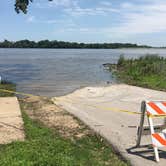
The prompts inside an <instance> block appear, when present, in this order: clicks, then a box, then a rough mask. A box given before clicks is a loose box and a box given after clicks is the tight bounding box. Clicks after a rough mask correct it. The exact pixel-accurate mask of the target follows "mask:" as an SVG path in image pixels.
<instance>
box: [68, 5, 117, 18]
mask: <svg viewBox="0 0 166 166" xmlns="http://www.w3.org/2000/svg"><path fill="white" fill-rule="evenodd" d="M65 12H66V13H68V14H70V15H72V16H82V15H91V16H96V15H108V14H110V13H111V12H119V10H117V9H114V8H110V7H96V8H81V7H76V8H68V9H65Z"/></svg>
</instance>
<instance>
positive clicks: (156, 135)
mask: <svg viewBox="0 0 166 166" xmlns="http://www.w3.org/2000/svg"><path fill="white" fill-rule="evenodd" d="M152 136H153V137H154V138H155V139H156V140H157V141H159V142H160V143H161V144H162V145H164V146H166V140H165V139H163V138H162V137H161V136H160V135H159V134H157V133H155V134H152Z"/></svg>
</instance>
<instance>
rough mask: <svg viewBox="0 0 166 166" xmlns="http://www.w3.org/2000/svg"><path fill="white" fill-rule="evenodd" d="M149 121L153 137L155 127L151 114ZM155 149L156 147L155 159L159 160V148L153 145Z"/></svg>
mask: <svg viewBox="0 0 166 166" xmlns="http://www.w3.org/2000/svg"><path fill="white" fill-rule="evenodd" d="M148 122H149V126H150V132H151V138H152V134H154V127H153V121H152V118H151V117H150V116H148ZM152 142H153V140H152ZM153 149H154V153H155V159H156V161H157V162H159V161H160V159H159V153H158V148H157V147H156V146H155V147H153Z"/></svg>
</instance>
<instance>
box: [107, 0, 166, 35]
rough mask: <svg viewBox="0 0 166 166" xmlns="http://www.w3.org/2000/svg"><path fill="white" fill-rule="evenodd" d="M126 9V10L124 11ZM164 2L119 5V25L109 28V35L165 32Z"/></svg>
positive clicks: (165, 5) (165, 11)
mask: <svg viewBox="0 0 166 166" xmlns="http://www.w3.org/2000/svg"><path fill="white" fill-rule="evenodd" d="M126 9H127V10H126ZM165 9H166V2H163V1H162V2H161V1H158V2H157V1H152V3H148V4H140V5H138V4H131V3H123V4H121V15H122V20H123V21H121V23H120V24H119V25H117V26H114V27H111V28H109V32H110V33H118V34H119V33H120V34H121V35H134V34H144V33H146V34H149V33H159V32H163V31H166V19H165V18H166V10H165Z"/></svg>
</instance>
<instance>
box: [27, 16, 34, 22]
mask: <svg viewBox="0 0 166 166" xmlns="http://www.w3.org/2000/svg"><path fill="white" fill-rule="evenodd" d="M34 21H35V16H29V17H28V18H27V22H34Z"/></svg>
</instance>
